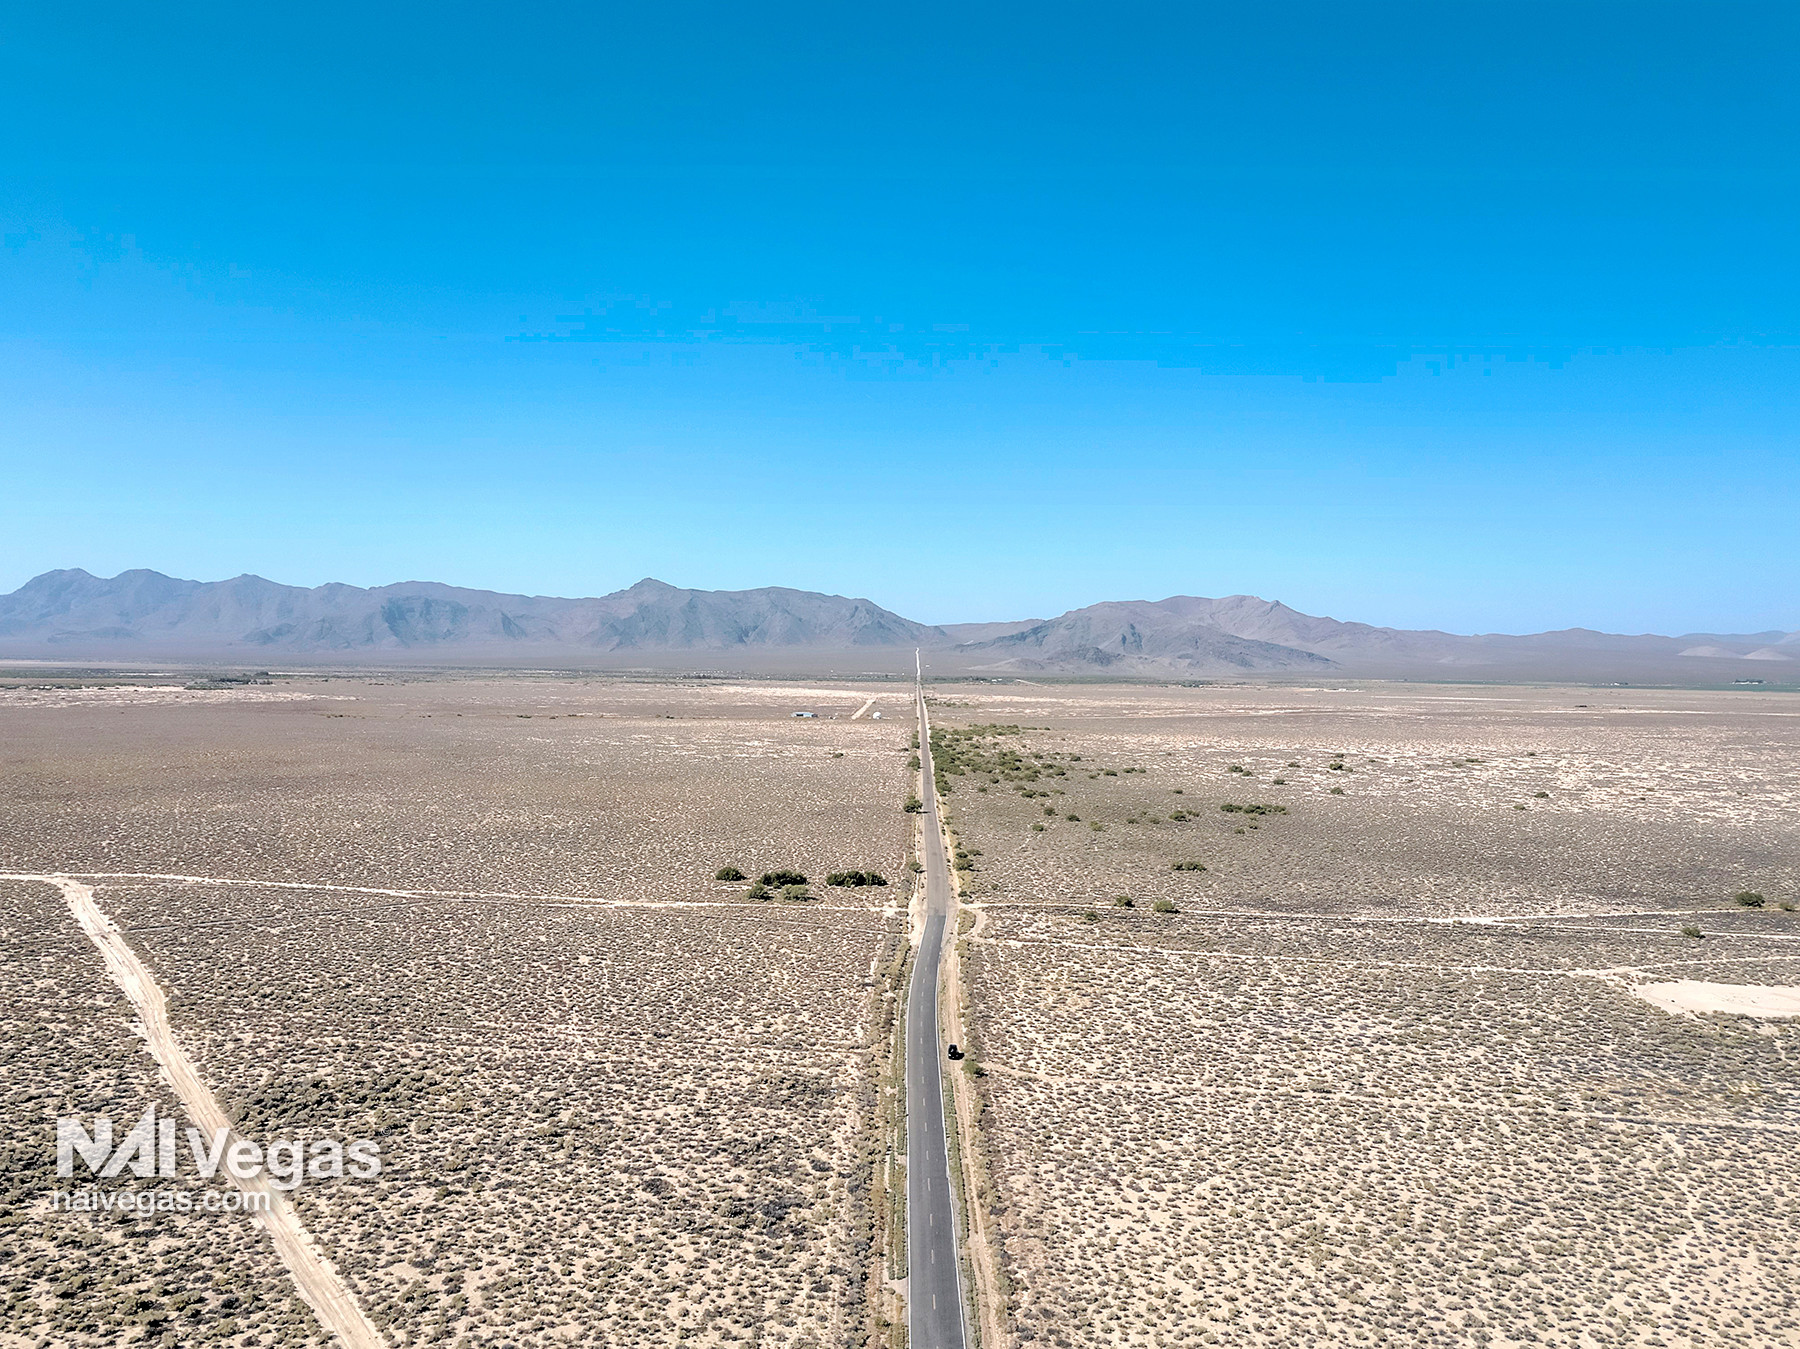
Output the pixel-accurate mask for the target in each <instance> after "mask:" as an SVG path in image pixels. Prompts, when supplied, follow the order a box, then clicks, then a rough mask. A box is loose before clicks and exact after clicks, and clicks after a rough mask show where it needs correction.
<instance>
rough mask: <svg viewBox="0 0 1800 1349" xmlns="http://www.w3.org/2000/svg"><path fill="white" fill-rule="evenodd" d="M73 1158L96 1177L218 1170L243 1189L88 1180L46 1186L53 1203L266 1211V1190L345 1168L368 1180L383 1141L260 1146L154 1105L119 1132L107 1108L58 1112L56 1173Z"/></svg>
mask: <svg viewBox="0 0 1800 1349" xmlns="http://www.w3.org/2000/svg"><path fill="white" fill-rule="evenodd" d="M178 1134H179V1135H180V1136H178ZM182 1141H185V1142H186V1144H187V1146H186V1148H185V1149H184V1148H182V1147H180V1146H179V1144H180V1143H181V1142H182ZM77 1158H80V1160H81V1162H82V1163H83V1164H84V1165H85V1166H86V1168H87V1174H88V1175H90V1176H96V1177H99V1178H100V1179H102V1180H110V1179H115V1178H117V1177H119V1176H122V1175H124V1174H125V1173H126V1172H130V1173H131V1174H132V1175H133V1176H137V1177H139V1178H141V1179H146V1180H148V1179H150V1178H152V1177H154V1178H156V1179H158V1180H178V1179H180V1178H181V1177H182V1176H183V1174H184V1171H185V1172H187V1173H191V1174H192V1175H194V1176H195V1177H197V1178H198V1179H200V1180H202V1181H209V1180H211V1179H213V1177H215V1176H217V1175H218V1174H219V1173H220V1172H221V1171H222V1172H224V1174H225V1175H226V1176H227V1177H229V1178H230V1179H232V1180H234V1181H237V1182H239V1183H240V1185H241V1186H242V1187H243V1188H242V1189H240V1190H218V1189H202V1190H199V1191H195V1190H190V1189H176V1188H170V1189H140V1190H121V1189H104V1190H103V1189H100V1188H98V1187H95V1186H92V1185H90V1186H88V1187H86V1188H85V1189H68V1190H63V1189H58V1190H54V1191H52V1192H51V1194H50V1205H51V1208H52V1209H60V1210H65V1211H91V1210H95V1209H106V1210H120V1211H135V1212H140V1213H141V1212H152V1211H155V1212H182V1213H186V1212H191V1211H195V1210H204V1211H226V1210H246V1211H257V1210H260V1211H266V1210H267V1209H268V1208H269V1204H270V1197H269V1194H268V1192H267V1191H268V1190H292V1189H296V1188H298V1187H299V1186H300V1185H302V1184H304V1183H305V1182H306V1181H308V1180H341V1179H343V1178H344V1177H345V1176H346V1175H348V1176H349V1177H351V1178H352V1179H355V1180H367V1179H369V1178H370V1177H373V1176H378V1175H380V1174H381V1145H380V1144H379V1143H377V1142H376V1141H375V1140H374V1139H370V1138H357V1139H353V1140H351V1141H350V1142H349V1143H340V1142H339V1141H338V1140H336V1139H334V1138H318V1139H313V1140H311V1141H310V1142H306V1143H301V1142H297V1141H293V1140H287V1139H283V1140H279V1141H277V1142H273V1143H270V1144H269V1145H268V1146H267V1147H263V1146H262V1145H261V1144H259V1143H256V1142H253V1141H252V1140H250V1139H248V1138H240V1137H239V1136H238V1135H236V1134H234V1133H233V1132H232V1131H231V1130H230V1129H215V1130H213V1131H212V1133H211V1134H210V1136H209V1135H207V1134H206V1133H203V1132H202V1131H201V1130H199V1129H195V1128H192V1127H190V1128H188V1129H187V1130H185V1131H179V1130H178V1127H177V1124H176V1121H174V1120H172V1119H163V1118H158V1117H157V1113H156V1107H155V1106H154V1105H152V1106H151V1107H150V1108H149V1109H147V1110H145V1111H144V1113H143V1114H142V1115H141V1116H139V1118H138V1121H137V1123H136V1124H134V1125H132V1126H131V1128H130V1129H128V1130H126V1131H125V1132H124V1133H123V1134H122V1135H121V1134H119V1133H118V1132H117V1131H116V1130H115V1129H114V1127H113V1121H112V1118H111V1116H108V1115H96V1116H95V1117H94V1118H93V1120H92V1127H91V1128H90V1127H89V1121H87V1120H86V1119H84V1118H82V1117H81V1116H79V1115H62V1116H59V1117H58V1118H57V1121H56V1175H57V1178H58V1179H59V1180H70V1179H73V1178H75V1175H76V1166H75V1162H76V1159H77ZM265 1187H266V1188H265Z"/></svg>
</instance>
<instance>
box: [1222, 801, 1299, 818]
mask: <svg viewBox="0 0 1800 1349" xmlns="http://www.w3.org/2000/svg"><path fill="white" fill-rule="evenodd" d="M1219 809H1220V810H1222V811H1224V812H1225V813H1226V814H1227V815H1286V814H1287V813H1288V808H1287V807H1286V806H1272V805H1267V804H1265V803H1263V802H1260V801H1252V802H1250V803H1248V804H1247V805H1241V806H1240V805H1238V804H1237V802H1235V801H1227V802H1225V803H1224V804H1223V805H1221V806H1220V807H1219Z"/></svg>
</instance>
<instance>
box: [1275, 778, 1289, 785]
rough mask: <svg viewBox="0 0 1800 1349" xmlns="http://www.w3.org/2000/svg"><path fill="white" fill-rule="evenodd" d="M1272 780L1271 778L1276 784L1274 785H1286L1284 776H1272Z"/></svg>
mask: <svg viewBox="0 0 1800 1349" xmlns="http://www.w3.org/2000/svg"><path fill="white" fill-rule="evenodd" d="M1272 780H1273V782H1274V783H1275V785H1276V786H1277V787H1285V786H1287V779H1286V778H1274V779H1272Z"/></svg>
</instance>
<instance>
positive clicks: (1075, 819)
mask: <svg viewBox="0 0 1800 1349" xmlns="http://www.w3.org/2000/svg"><path fill="white" fill-rule="evenodd" d="M1063 818H1064V819H1065V820H1067V821H1069V822H1070V823H1071V824H1080V823H1081V816H1079V815H1077V814H1076V813H1075V812H1074V811H1070V812H1069V813H1068V814H1067V815H1065V816H1063Z"/></svg>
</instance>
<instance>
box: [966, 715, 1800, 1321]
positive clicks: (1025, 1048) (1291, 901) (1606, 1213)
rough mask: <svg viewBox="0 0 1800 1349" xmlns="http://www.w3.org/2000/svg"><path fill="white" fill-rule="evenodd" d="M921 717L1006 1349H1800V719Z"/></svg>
mask: <svg viewBox="0 0 1800 1349" xmlns="http://www.w3.org/2000/svg"><path fill="white" fill-rule="evenodd" d="M938 706H939V711H938V713H937V716H938V718H939V726H940V727H941V730H940V733H939V739H940V743H943V744H946V745H954V747H955V748H954V749H953V751H952V753H951V754H950V755H948V756H947V755H945V754H944V753H942V752H940V754H939V767H940V771H943V770H945V766H946V762H947V761H948V762H950V763H952V764H953V765H955V766H956V767H959V768H960V770H961V771H955V769H954V768H953V769H951V770H950V771H944V777H945V786H946V787H947V788H948V789H949V795H948V796H947V797H946V798H945V800H946V805H947V807H948V811H949V814H950V815H951V816H952V817H953V821H954V823H953V826H952V827H953V829H954V831H955V833H956V841H957V843H958V845H959V847H960V848H961V850H962V852H963V853H964V858H963V862H964V865H965V870H964V871H963V873H962V875H963V877H964V880H965V884H966V887H967V898H968V900H969V901H970V905H969V908H970V910H971V912H966V913H965V916H964V920H963V927H964V930H965V937H964V940H963V943H962V964H963V972H962V978H963V980H964V983H965V986H966V999H967V1011H966V1014H965V1015H966V1019H967V1025H966V1027H965V1035H966V1037H967V1038H968V1039H970V1041H971V1042H972V1046H973V1049H974V1054H973V1056H972V1057H971V1059H970V1060H968V1061H967V1065H966V1066H969V1067H970V1068H971V1069H975V1070H978V1071H979V1076H975V1075H974V1073H973V1072H971V1074H970V1076H969V1078H968V1086H969V1088H970V1089H971V1094H973V1095H975V1096H976V1097H977V1098H978V1100H979V1101H980V1103H981V1104H982V1105H983V1106H984V1107H985V1110H984V1113H983V1120H982V1132H983V1134H984V1141H985V1146H986V1150H987V1155H986V1161H987V1164H988V1166H989V1168H990V1172H991V1174H990V1175H989V1176H988V1177H987V1193H988V1196H989V1201H990V1208H991V1210H992V1212H993V1215H994V1222H993V1226H994V1237H993V1240H994V1244H995V1245H996V1246H997V1247H998V1264H999V1268H1000V1271H1001V1277H1002V1280H1003V1282H1004V1284H1005V1285H1006V1286H1005V1287H1004V1289H1003V1293H1002V1295H1003V1297H1004V1300H1005V1302H1006V1307H1007V1313H1008V1323H1009V1325H1010V1327H1011V1330H1012V1333H1013V1334H1015V1335H1016V1336H1017V1338H1018V1340H1019V1341H1021V1342H1023V1343H1026V1344H1047V1345H1056V1346H1064V1345H1091V1344H1107V1345H1113V1344H1117V1345H1125V1344H1143V1345H1188V1344H1221V1345H1251V1344H1291V1345H1307V1344H1353V1345H1354V1344H1382V1343H1388V1344H1406V1345H1413V1344H1485V1345H1512V1344H1568V1345H1613V1344H1644V1345H1713V1344H1721V1345H1722V1344H1743V1345H1786V1344H1796V1343H1800V1304H1797V1295H1800V1289H1797V1287H1796V1283H1797V1280H1800V1249H1797V1246H1796V1238H1795V1234H1796V1232H1797V1231H1800V1018H1787V1019H1781V1018H1758V1017H1747V1016H1719V1015H1704V1016H1692V1015H1680V1014H1675V1013H1672V1012H1671V1011H1669V1010H1665V1008H1664V1007H1663V1006H1658V1005H1655V1004H1654V1003H1653V1002H1652V1001H1649V1000H1647V999H1646V997H1645V996H1643V995H1644V994H1645V993H1650V994H1652V995H1654V994H1655V993H1656V992H1657V991H1658V989H1659V987H1661V986H1667V985H1677V989H1676V992H1677V993H1680V992H1681V990H1682V989H1684V988H1686V987H1687V986H1686V985H1682V984H1681V981H1697V982H1699V983H1702V984H1704V983H1724V984H1731V985H1752V986H1762V987H1770V986H1773V987H1777V988H1779V987H1786V988H1788V989H1789V990H1791V989H1792V986H1794V985H1795V984H1800V914H1796V913H1793V912H1791V911H1788V910H1784V908H1783V907H1782V905H1783V904H1787V905H1788V906H1789V907H1790V909H1791V906H1792V903H1793V901H1794V900H1795V899H1796V898H1800V776H1797V775H1796V768H1797V767H1800V706H1796V705H1795V703H1794V701H1793V699H1792V698H1791V697H1783V696H1777V695H1756V694H1740V693H1735V692H1733V693H1670V692H1649V691H1638V690H1631V689H1603V690H1595V689H1573V690H1569V689H1545V690H1524V689H1451V688H1435V689H1425V688H1414V689H1408V688H1404V687H1401V686H1368V687H1364V688H1358V689H1353V690H1342V691H1331V690H1325V689H1306V690H1301V689H1285V690H1284V689H1264V690H1253V689H1185V688H1183V689H1159V690H1148V689H1143V690H1124V689H1120V688H1117V687H1104V686H1092V687H1086V688H1081V687H1076V688H1070V687H1063V688H1022V687H1019V686H1016V685H1014V686H1006V687H964V688H959V689H949V688H946V689H942V690H940V691H939V695H938ZM1178 866H1180V868H1181V869H1177V867H1178ZM1202 868H1204V869H1202ZM1746 891H1747V892H1754V893H1756V894H1759V895H1761V896H1762V897H1763V900H1762V903H1761V905H1760V906H1759V907H1749V906H1748V905H1743V904H1739V903H1737V902H1735V900H1734V896H1735V895H1737V894H1738V893H1739V892H1746ZM1127 900H1128V901H1129V904H1127V903H1126V901H1127ZM1684 927H1685V928H1691V929H1698V930H1699V931H1700V932H1701V933H1702V934H1703V935H1701V936H1699V937H1693V936H1684V935H1683V931H1682V930H1683V928H1684ZM1700 991H1701V992H1702V993H1704V991H1705V990H1704V989H1702V990H1700ZM1688 992H1689V995H1690V1000H1691V993H1692V990H1691V989H1690V990H1688ZM1665 996H1666V990H1665ZM1787 1006H1788V1007H1789V1008H1790V1009H1793V1007H1794V1004H1792V1003H1791V1002H1790V1003H1788V1004H1787Z"/></svg>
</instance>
